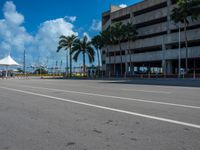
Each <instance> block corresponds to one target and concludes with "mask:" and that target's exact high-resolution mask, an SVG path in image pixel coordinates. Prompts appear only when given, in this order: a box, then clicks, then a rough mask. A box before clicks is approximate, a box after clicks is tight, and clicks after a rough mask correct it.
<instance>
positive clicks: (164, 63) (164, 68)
mask: <svg viewBox="0 0 200 150" xmlns="http://www.w3.org/2000/svg"><path fill="white" fill-rule="evenodd" d="M165 51H166V47H165V38H164V36H163V38H162V70H163V74H164V75H166V60H165Z"/></svg>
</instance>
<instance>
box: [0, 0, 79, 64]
mask: <svg viewBox="0 0 200 150" xmlns="http://www.w3.org/2000/svg"><path fill="white" fill-rule="evenodd" d="M3 14H4V18H2V19H0V51H1V53H0V57H1V58H2V57H3V56H5V55H6V54H8V52H11V54H12V55H13V56H16V57H14V58H15V59H16V60H17V61H18V62H19V63H21V64H22V63H23V52H24V50H26V58H27V63H33V62H36V64H39V63H40V64H45V63H46V62H47V59H48V58H49V63H51V64H52V63H53V62H51V61H50V60H52V61H56V60H59V61H60V60H63V61H64V60H65V54H64V51H61V52H60V53H56V49H57V46H58V40H59V37H60V36H61V35H66V36H68V35H71V34H75V35H78V33H77V32H75V31H74V25H73V24H72V23H70V22H68V21H67V20H66V17H63V18H58V19H54V20H48V21H45V22H43V23H41V24H40V26H39V28H38V31H37V32H36V34H35V35H31V34H29V33H28V32H27V31H26V28H25V27H24V26H23V23H24V16H23V15H22V14H20V13H19V12H18V11H17V10H16V6H15V4H14V3H13V2H12V1H8V2H6V3H5V4H4V6H3ZM68 19H69V21H71V22H73V21H75V20H76V17H69V18H68ZM28 65H32V64H28Z"/></svg>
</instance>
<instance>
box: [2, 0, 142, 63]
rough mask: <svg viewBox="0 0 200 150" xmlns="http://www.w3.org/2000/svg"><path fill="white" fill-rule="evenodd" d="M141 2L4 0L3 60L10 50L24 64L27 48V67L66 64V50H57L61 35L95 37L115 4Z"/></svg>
mask: <svg viewBox="0 0 200 150" xmlns="http://www.w3.org/2000/svg"><path fill="white" fill-rule="evenodd" d="M139 1H141V0H85V1H83V0H13V1H7V0H0V10H1V11H0V59H1V58H3V57H5V56H6V55H8V54H9V53H10V54H11V56H12V57H13V58H14V59H15V60H16V61H17V62H18V63H20V64H23V52H24V50H25V51H26V62H27V66H30V65H48V66H49V67H52V66H55V64H56V62H61V61H62V62H63V65H64V63H65V60H66V58H65V56H66V55H65V51H64V50H62V51H61V52H60V53H56V49H57V46H58V40H59V36H60V35H66V36H68V35H71V34H75V35H77V36H78V37H79V38H82V37H83V35H87V36H88V38H89V39H91V38H92V37H93V36H94V35H96V34H98V33H99V32H100V31H101V14H102V12H104V11H107V10H109V6H110V5H111V4H113V5H118V6H121V7H126V6H127V5H132V4H134V3H137V2H139ZM80 60H81V58H80ZM80 64H81V62H78V63H76V64H75V65H77V66H78V65H80ZM94 64H96V62H95V63H94Z"/></svg>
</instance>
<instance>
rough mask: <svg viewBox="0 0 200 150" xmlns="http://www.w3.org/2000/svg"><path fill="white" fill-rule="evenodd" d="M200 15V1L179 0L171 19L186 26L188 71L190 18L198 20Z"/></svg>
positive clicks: (186, 64)
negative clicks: (188, 28)
mask: <svg viewBox="0 0 200 150" xmlns="http://www.w3.org/2000/svg"><path fill="white" fill-rule="evenodd" d="M199 15H200V1H199V0H177V7H175V8H174V9H173V10H172V14H171V18H172V20H173V21H174V22H175V23H182V24H183V25H184V33H185V48H186V58H185V68H186V72H187V71H188V39H187V27H188V25H189V23H190V22H189V18H190V17H191V19H192V21H193V20H197V19H198V17H199Z"/></svg>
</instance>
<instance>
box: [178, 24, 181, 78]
mask: <svg viewBox="0 0 200 150" xmlns="http://www.w3.org/2000/svg"><path fill="white" fill-rule="evenodd" d="M178 28H179V29H178V30H179V31H178V32H179V34H178V37H179V40H178V41H179V44H178V49H179V55H178V77H179V78H180V77H181V26H180V23H179V25H178Z"/></svg>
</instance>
